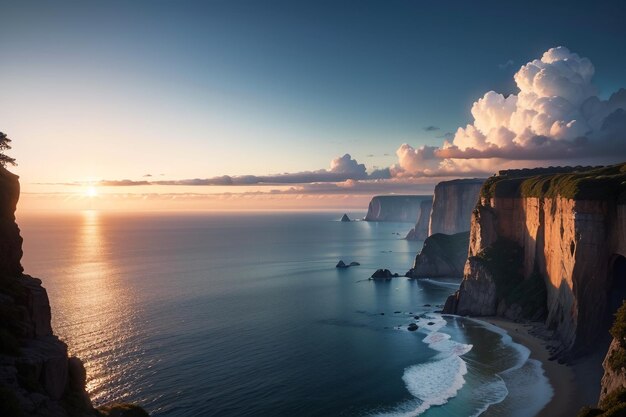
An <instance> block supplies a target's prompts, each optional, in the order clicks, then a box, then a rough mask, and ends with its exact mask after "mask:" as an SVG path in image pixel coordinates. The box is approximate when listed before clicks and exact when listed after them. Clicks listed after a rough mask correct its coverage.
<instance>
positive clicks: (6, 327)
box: [0, 167, 147, 417]
mask: <svg viewBox="0 0 626 417" xmlns="http://www.w3.org/2000/svg"><path fill="white" fill-rule="evenodd" d="M19 193H20V186H19V182H18V177H17V176H16V175H13V174H11V173H10V172H9V171H7V170H6V169H4V168H2V167H0V415H2V416H11V417H19V416H37V417H44V416H45V417H68V416H72V417H75V416H81V417H82V416H85V417H87V416H106V415H111V416H112V415H117V416H119V417H122V416H129V417H130V415H132V414H130V413H129V411H128V410H129V408H128V407H126V408H125V409H122V408H120V407H117V406H114V407H109V408H107V409H106V410H96V409H94V408H93V407H92V404H91V400H90V399H89V396H88V395H87V392H86V391H85V383H86V372H85V368H84V367H83V364H82V362H81V361H80V359H78V358H75V357H68V353H67V346H66V345H65V343H63V342H62V341H60V340H59V339H58V338H57V337H56V336H55V335H54V334H53V332H52V327H51V324H50V322H51V321H50V319H51V317H50V303H49V301H48V294H47V293H46V290H45V288H44V287H42V285H41V280H39V279H37V278H33V277H30V276H28V275H24V274H23V273H22V271H23V268H22V265H21V263H20V261H21V257H22V238H21V236H20V230H19V228H18V226H17V224H16V222H15V209H16V205H17V202H18V199H19ZM132 412H134V413H143V414H134V415H137V416H141V415H145V416H147V413H145V411H143V410H141V409H139V408H138V407H134V408H133V411H132Z"/></svg>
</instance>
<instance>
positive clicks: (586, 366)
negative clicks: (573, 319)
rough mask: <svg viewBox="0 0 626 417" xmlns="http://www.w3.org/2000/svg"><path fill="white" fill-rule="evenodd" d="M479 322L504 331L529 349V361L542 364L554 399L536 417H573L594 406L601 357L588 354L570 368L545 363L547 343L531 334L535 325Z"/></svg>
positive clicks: (494, 320)
mask: <svg viewBox="0 0 626 417" xmlns="http://www.w3.org/2000/svg"><path fill="white" fill-rule="evenodd" d="M482 320H483V321H485V322H488V323H491V324H493V325H495V326H498V327H500V328H502V329H504V330H506V331H507V333H508V334H509V335H510V336H511V337H512V338H513V340H514V341H515V342H517V343H520V344H522V345H524V346H526V347H527V348H528V349H530V352H531V353H530V357H531V358H534V359H537V360H539V361H541V363H542V364H543V369H544V370H545V372H546V376H547V377H548V379H549V380H550V384H551V385H552V387H553V389H554V396H553V397H552V400H551V401H550V402H549V403H548V405H546V406H545V407H544V409H543V410H541V411H540V412H539V414H537V417H561V416H562V417H574V416H576V414H577V413H578V411H579V410H580V408H581V407H583V406H585V405H589V404H595V403H596V401H597V397H598V395H599V390H600V378H601V377H602V366H601V365H600V363H601V362H602V358H601V357H599V355H601V353H598V354H592V355H590V356H587V357H585V358H583V359H582V360H578V361H575V362H574V363H573V364H571V365H562V364H559V363H558V362H557V361H550V360H549V358H550V352H549V351H548V349H547V341H546V340H544V339H543V338H541V337H539V336H536V335H534V334H532V333H533V330H534V329H536V328H537V326H536V325H535V324H524V323H515V322H513V321H510V320H506V319H503V318H500V317H485V318H482ZM596 380H597V381H596Z"/></svg>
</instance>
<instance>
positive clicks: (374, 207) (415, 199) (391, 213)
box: [364, 195, 428, 223]
mask: <svg viewBox="0 0 626 417" xmlns="http://www.w3.org/2000/svg"><path fill="white" fill-rule="evenodd" d="M425 198H428V197H424V196H419V195H378V196H374V197H372V200H371V201H370V204H369V207H368V208H367V215H366V216H365V219H364V220H365V221H368V222H406V223H413V222H414V221H415V219H417V215H418V214H419V212H420V203H421V202H422V200H424V199H425Z"/></svg>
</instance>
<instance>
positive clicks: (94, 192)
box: [85, 186, 98, 197]
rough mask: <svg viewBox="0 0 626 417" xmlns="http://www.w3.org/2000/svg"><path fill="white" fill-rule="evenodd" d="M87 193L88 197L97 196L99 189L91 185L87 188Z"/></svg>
mask: <svg viewBox="0 0 626 417" xmlns="http://www.w3.org/2000/svg"><path fill="white" fill-rule="evenodd" d="M85 194H86V195H87V197H95V196H97V195H98V190H97V189H96V187H94V186H90V187H88V188H87V191H85Z"/></svg>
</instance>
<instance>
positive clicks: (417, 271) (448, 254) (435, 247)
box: [406, 232, 469, 278]
mask: <svg viewBox="0 0 626 417" xmlns="http://www.w3.org/2000/svg"><path fill="white" fill-rule="evenodd" d="M468 245H469V232H461V233H457V234H454V235H444V234H443V233H435V234H434V235H432V236H429V237H428V238H427V239H426V240H425V241H424V247H423V248H422V250H421V251H420V253H418V254H417V256H416V257H415V263H414V264H413V268H411V269H410V270H409V271H408V272H407V273H406V276H407V277H409V278H437V277H458V278H461V277H462V276H463V267H464V265H465V260H466V259H467V246H468Z"/></svg>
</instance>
